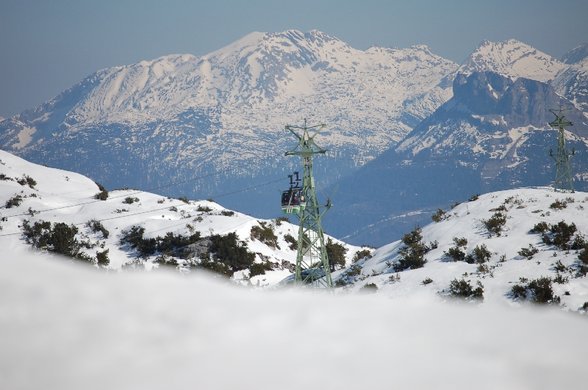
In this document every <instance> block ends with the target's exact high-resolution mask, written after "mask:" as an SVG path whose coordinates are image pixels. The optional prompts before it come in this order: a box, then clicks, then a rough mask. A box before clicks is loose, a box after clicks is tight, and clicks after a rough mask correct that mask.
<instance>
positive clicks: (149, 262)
mask: <svg viewBox="0 0 588 390" xmlns="http://www.w3.org/2000/svg"><path fill="white" fill-rule="evenodd" d="M0 174H1V175H0V205H2V206H3V207H2V208H1V209H0V216H1V217H2V218H5V219H3V220H2V222H0V227H1V230H0V240H1V245H2V247H3V248H5V249H6V250H7V251H6V252H5V255H9V254H11V253H12V254H13V255H14V256H18V253H23V252H26V251H28V250H30V246H29V245H27V244H26V243H25V242H24V241H23V240H22V239H21V235H22V226H23V223H24V221H25V220H26V221H28V223H29V224H30V225H32V224H34V223H35V222H40V221H49V222H52V223H58V222H62V223H65V224H67V225H74V226H76V227H77V228H78V231H79V233H78V235H76V239H78V240H79V241H86V242H89V243H91V244H95V245H93V246H92V248H85V249H83V248H82V252H84V253H85V254H86V255H88V256H89V257H91V258H94V257H96V258H97V254H98V252H104V251H105V250H108V254H107V255H108V258H109V261H108V264H107V265H106V268H108V269H112V270H118V269H121V268H124V267H126V266H129V265H132V266H140V267H145V268H146V269H152V268H153V267H157V264H158V263H161V261H159V260H157V256H156V254H154V255H149V256H139V255H138V252H137V251H136V250H133V249H132V248H129V246H128V245H123V244H121V242H120V240H121V238H122V236H123V232H124V231H129V230H130V229H131V227H133V226H138V227H142V228H144V229H145V232H144V236H145V237H146V238H155V237H163V236H165V235H166V234H168V233H172V234H175V235H181V236H185V237H187V236H190V235H192V234H194V233H196V232H198V233H199V234H200V236H201V237H203V238H206V237H208V236H211V235H221V236H224V235H227V234H229V233H235V234H236V235H237V237H238V239H239V240H241V241H242V242H244V243H246V244H247V248H248V250H249V251H250V252H252V253H254V254H255V263H259V264H261V263H263V264H266V265H268V266H269V268H270V269H268V270H266V272H265V274H262V275H257V276H254V277H252V278H249V277H248V276H249V270H248V269H245V270H242V271H238V272H236V273H235V274H234V275H233V278H234V279H236V280H242V281H248V283H249V282H251V283H253V284H256V285H260V286H264V285H268V284H275V283H277V282H279V281H281V280H282V279H284V278H286V277H287V276H289V275H291V274H292V267H293V265H294V264H295V261H296V251H295V250H293V249H291V242H290V241H288V239H287V236H288V235H290V236H292V238H293V237H297V233H298V228H297V226H295V225H292V224H291V223H290V222H288V221H278V220H262V219H256V218H253V217H250V216H248V215H245V214H242V213H238V212H234V211H231V210H227V209H225V208H223V207H222V206H220V205H219V204H217V203H214V202H212V201H188V200H187V199H184V200H179V199H171V198H166V197H162V196H160V195H156V194H153V193H149V192H143V191H137V190H132V189H126V190H114V191H110V192H109V194H108V198H107V199H106V200H99V199H96V198H95V195H96V194H98V193H99V192H100V189H99V188H98V186H97V184H96V183H94V182H93V181H92V180H90V179H88V178H86V177H84V176H82V175H79V174H76V173H73V172H68V171H63V170H59V169H53V168H48V167H43V166H39V165H36V164H32V163H29V162H27V161H25V160H23V159H21V158H19V157H16V156H14V155H11V154H9V153H7V152H4V151H0ZM90 221H98V222H100V223H101V224H102V226H103V227H104V228H105V229H106V230H107V231H108V232H109V233H107V234H106V235H105V234H104V233H100V232H99V231H96V230H94V229H92V228H91V227H90V226H89V222H90ZM253 227H269V228H271V229H272V231H273V233H274V234H275V236H276V242H275V245H274V244H271V243H268V242H267V241H263V240H261V239H259V238H254V237H253V234H252V228H253ZM328 238H329V239H331V240H333V242H335V243H338V244H341V245H344V246H345V248H347V249H348V251H347V263H348V264H350V263H351V259H352V258H353V256H354V255H355V253H356V252H357V251H358V250H360V249H361V248H358V247H353V246H350V245H347V244H344V243H342V242H341V241H339V240H336V239H333V238H331V237H328ZM179 249H183V248H179ZM37 255H38V256H40V257H51V254H49V253H47V252H42V251H41V252H37ZM164 257H165V258H166V262H167V263H170V261H171V262H172V263H176V262H177V263H178V264H180V265H182V264H184V262H185V258H184V257H180V256H179V255H178V256H176V255H175V254H174V255H171V256H167V255H166V256H164Z"/></svg>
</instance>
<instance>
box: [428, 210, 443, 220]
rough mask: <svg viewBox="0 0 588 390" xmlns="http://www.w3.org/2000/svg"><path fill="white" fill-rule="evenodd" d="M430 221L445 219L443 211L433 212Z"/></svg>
mask: <svg viewBox="0 0 588 390" xmlns="http://www.w3.org/2000/svg"><path fill="white" fill-rule="evenodd" d="M431 219H432V220H433V222H441V221H443V219H445V211H443V210H442V209H437V211H435V214H433V215H432V216H431Z"/></svg>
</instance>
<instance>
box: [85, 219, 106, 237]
mask: <svg viewBox="0 0 588 390" xmlns="http://www.w3.org/2000/svg"><path fill="white" fill-rule="evenodd" d="M86 225H87V226H88V227H89V228H90V230H92V231H93V232H94V233H98V232H100V233H101V234H102V237H103V238H104V239H106V238H108V236H109V235H110V232H109V231H108V230H107V229H106V228H105V227H104V225H102V223H101V222H100V221H97V220H95V219H93V220H91V221H89V222H88V223H87V224H86Z"/></svg>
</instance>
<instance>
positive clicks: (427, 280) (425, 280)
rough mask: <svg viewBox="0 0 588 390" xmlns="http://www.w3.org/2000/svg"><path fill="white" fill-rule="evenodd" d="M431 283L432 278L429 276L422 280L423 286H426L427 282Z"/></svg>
mask: <svg viewBox="0 0 588 390" xmlns="http://www.w3.org/2000/svg"><path fill="white" fill-rule="evenodd" d="M431 283H433V279H431V278H425V279H424V280H423V281H422V284H423V286H426V285H427V284H431Z"/></svg>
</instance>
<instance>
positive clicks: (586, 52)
mask: <svg viewBox="0 0 588 390" xmlns="http://www.w3.org/2000/svg"><path fill="white" fill-rule="evenodd" d="M586 58H588V43H583V44H581V45H579V46H576V47H575V48H573V49H572V50H570V51H569V52H567V53H566V54H564V55H563V56H562V58H561V60H562V62H564V63H566V64H569V65H573V64H577V63H578V62H581V61H583V60H585V59H586Z"/></svg>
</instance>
